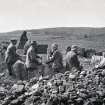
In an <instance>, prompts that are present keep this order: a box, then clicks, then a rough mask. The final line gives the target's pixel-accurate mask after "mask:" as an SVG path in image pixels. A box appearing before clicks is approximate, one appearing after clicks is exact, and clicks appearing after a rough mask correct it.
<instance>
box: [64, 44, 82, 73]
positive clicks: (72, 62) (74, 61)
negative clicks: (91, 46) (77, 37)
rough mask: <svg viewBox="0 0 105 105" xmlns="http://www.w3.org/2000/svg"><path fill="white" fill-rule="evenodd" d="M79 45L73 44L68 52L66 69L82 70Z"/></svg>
mask: <svg viewBox="0 0 105 105" xmlns="http://www.w3.org/2000/svg"><path fill="white" fill-rule="evenodd" d="M77 50H78V46H76V45H72V47H71V51H69V52H68V53H67V54H66V57H65V61H66V70H68V71H70V70H72V68H76V69H77V70H80V68H81V66H80V62H79V60H78V56H77Z"/></svg>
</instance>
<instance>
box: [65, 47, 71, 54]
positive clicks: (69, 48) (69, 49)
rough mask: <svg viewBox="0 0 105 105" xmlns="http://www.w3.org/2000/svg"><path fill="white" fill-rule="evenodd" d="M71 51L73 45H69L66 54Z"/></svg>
mask: <svg viewBox="0 0 105 105" xmlns="http://www.w3.org/2000/svg"><path fill="white" fill-rule="evenodd" d="M69 51H71V46H68V47H67V48H66V54H67V53H68V52H69Z"/></svg>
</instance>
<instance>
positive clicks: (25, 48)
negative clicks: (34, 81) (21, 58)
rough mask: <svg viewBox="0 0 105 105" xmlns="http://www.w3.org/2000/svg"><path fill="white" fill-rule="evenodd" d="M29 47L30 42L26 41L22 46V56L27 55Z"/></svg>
mask: <svg viewBox="0 0 105 105" xmlns="http://www.w3.org/2000/svg"><path fill="white" fill-rule="evenodd" d="M30 46H31V40H28V41H27V42H26V44H25V46H24V55H26V54H27V50H28V49H29V47H30Z"/></svg>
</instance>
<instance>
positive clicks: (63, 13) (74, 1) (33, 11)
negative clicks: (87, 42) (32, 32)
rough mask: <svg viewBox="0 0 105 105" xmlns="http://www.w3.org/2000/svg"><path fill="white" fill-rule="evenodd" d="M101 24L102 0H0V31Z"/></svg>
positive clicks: (104, 6)
mask: <svg viewBox="0 0 105 105" xmlns="http://www.w3.org/2000/svg"><path fill="white" fill-rule="evenodd" d="M46 27H105V0H0V32H5V31H11V30H20V29H31V28H33V29H34V28H46Z"/></svg>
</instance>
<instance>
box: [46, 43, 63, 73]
mask: <svg viewBox="0 0 105 105" xmlns="http://www.w3.org/2000/svg"><path fill="white" fill-rule="evenodd" d="M50 53H51V54H49V56H48V60H47V62H46V63H47V64H48V65H49V64H50V66H51V68H52V69H51V70H52V75H53V74H56V73H60V72H62V71H63V57H62V54H61V52H60V51H59V50H58V44H56V43H54V44H52V46H51V51H50Z"/></svg>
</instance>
